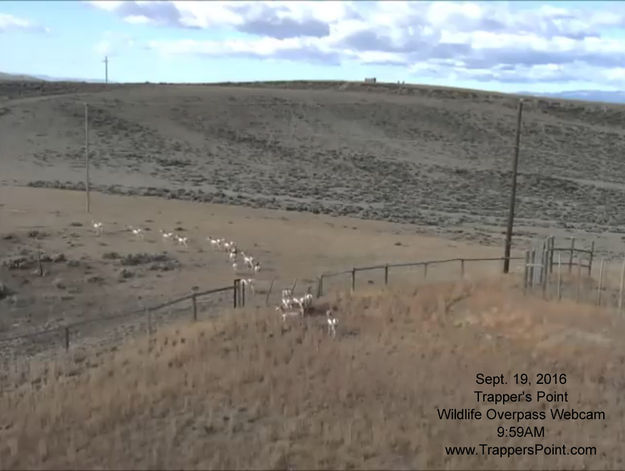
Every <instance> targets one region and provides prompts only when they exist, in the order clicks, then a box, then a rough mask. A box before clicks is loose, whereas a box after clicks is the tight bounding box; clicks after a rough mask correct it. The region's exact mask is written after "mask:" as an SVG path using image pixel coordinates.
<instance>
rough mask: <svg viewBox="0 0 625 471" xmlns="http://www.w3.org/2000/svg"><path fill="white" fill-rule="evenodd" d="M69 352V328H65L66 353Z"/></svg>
mask: <svg viewBox="0 0 625 471" xmlns="http://www.w3.org/2000/svg"><path fill="white" fill-rule="evenodd" d="M67 350H69V327H65V351H67Z"/></svg>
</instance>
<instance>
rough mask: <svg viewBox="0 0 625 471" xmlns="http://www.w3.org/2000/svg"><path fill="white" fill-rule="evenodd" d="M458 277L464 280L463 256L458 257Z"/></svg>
mask: <svg viewBox="0 0 625 471" xmlns="http://www.w3.org/2000/svg"><path fill="white" fill-rule="evenodd" d="M460 277H461V278H462V279H463V280H464V258H461V259H460Z"/></svg>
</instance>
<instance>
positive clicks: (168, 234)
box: [160, 229, 174, 240]
mask: <svg viewBox="0 0 625 471" xmlns="http://www.w3.org/2000/svg"><path fill="white" fill-rule="evenodd" d="M160 231H161V236H162V237H163V240H170V239H171V238H172V237H174V233H173V232H165V231H164V230H163V229H161V230H160Z"/></svg>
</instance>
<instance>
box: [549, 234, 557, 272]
mask: <svg viewBox="0 0 625 471" xmlns="http://www.w3.org/2000/svg"><path fill="white" fill-rule="evenodd" d="M549 240H550V241H551V242H550V244H549V273H550V274H551V273H553V252H554V248H555V246H556V238H555V236H551V238H550V239H549Z"/></svg>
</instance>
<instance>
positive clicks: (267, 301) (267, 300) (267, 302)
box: [265, 278, 276, 306]
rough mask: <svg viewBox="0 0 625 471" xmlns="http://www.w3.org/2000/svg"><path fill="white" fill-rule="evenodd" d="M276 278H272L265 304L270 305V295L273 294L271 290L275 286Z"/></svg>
mask: <svg viewBox="0 0 625 471" xmlns="http://www.w3.org/2000/svg"><path fill="white" fill-rule="evenodd" d="M275 280H276V279H275V278H273V279H272V280H271V284H270V285H269V290H268V291H267V296H265V306H269V295H270V294H271V290H272V288H273V283H274V281H275Z"/></svg>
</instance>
